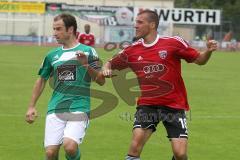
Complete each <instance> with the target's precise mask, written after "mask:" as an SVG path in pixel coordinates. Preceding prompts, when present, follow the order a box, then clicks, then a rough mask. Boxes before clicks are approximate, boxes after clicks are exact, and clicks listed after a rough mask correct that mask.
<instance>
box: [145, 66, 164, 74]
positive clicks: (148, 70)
mask: <svg viewBox="0 0 240 160" xmlns="http://www.w3.org/2000/svg"><path fill="white" fill-rule="evenodd" d="M163 70H164V65H163V64H153V65H148V66H145V67H143V72H144V73H145V74H149V73H155V72H161V71H163Z"/></svg>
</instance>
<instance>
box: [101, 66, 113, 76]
mask: <svg viewBox="0 0 240 160" xmlns="http://www.w3.org/2000/svg"><path fill="white" fill-rule="evenodd" d="M102 74H103V76H104V77H106V78H110V77H112V76H113V74H112V70H111V69H107V68H104V67H103V70H102Z"/></svg>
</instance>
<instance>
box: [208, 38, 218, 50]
mask: <svg viewBox="0 0 240 160" xmlns="http://www.w3.org/2000/svg"><path fill="white" fill-rule="evenodd" d="M217 48H218V45H217V41H215V40H209V41H208V42H207V49H208V51H209V52H213V51H215V50H217Z"/></svg>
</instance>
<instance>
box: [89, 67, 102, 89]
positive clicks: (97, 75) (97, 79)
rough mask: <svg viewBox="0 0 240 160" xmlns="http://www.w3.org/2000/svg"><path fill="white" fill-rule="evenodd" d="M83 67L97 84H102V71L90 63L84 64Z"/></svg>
mask: <svg viewBox="0 0 240 160" xmlns="http://www.w3.org/2000/svg"><path fill="white" fill-rule="evenodd" d="M85 68H86V69H87V72H88V74H89V75H90V77H91V78H92V80H93V81H95V82H96V83H97V84H99V85H101V86H102V85H104V83H105V77H104V76H103V74H102V72H100V71H97V70H95V69H94V68H92V67H91V66H90V65H86V66H85Z"/></svg>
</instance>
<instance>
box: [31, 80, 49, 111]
mask: <svg viewBox="0 0 240 160" xmlns="http://www.w3.org/2000/svg"><path fill="white" fill-rule="evenodd" d="M45 84H46V80H44V79H43V78H39V79H38V80H37V81H36V82H35V85H34V87H33V92H32V97H31V100H30V103H29V107H35V105H36V103H37V100H38V98H39V97H40V96H41V94H42V92H43V90H44V87H45Z"/></svg>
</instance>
